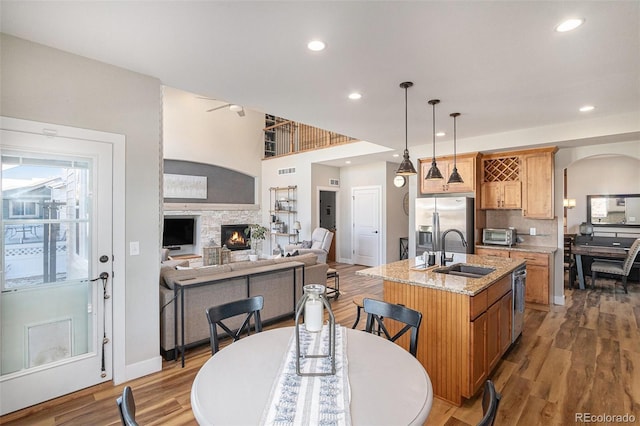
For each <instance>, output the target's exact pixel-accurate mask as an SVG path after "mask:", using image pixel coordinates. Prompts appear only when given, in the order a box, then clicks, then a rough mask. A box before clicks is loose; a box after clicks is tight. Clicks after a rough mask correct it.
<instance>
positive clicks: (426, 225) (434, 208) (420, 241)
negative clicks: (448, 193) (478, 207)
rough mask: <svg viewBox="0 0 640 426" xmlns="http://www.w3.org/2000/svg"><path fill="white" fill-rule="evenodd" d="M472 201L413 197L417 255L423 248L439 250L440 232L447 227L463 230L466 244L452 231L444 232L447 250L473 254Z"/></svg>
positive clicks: (467, 199) (469, 199)
mask: <svg viewBox="0 0 640 426" xmlns="http://www.w3.org/2000/svg"><path fill="white" fill-rule="evenodd" d="M473 201H474V199H473V198H471V197H429V198H416V256H419V255H421V254H422V253H423V252H425V251H434V252H435V251H439V250H440V249H441V247H440V243H441V241H440V239H441V236H442V233H443V232H444V231H446V230H447V229H457V230H459V231H460V232H462V235H464V239H465V240H466V241H467V247H464V246H463V245H462V241H461V240H460V236H458V234H456V233H455V232H450V233H448V234H447V241H446V244H445V246H446V250H447V252H448V253H451V252H453V253H473V251H474V245H475V242H474V239H475V234H474V228H473V213H474V208H473Z"/></svg>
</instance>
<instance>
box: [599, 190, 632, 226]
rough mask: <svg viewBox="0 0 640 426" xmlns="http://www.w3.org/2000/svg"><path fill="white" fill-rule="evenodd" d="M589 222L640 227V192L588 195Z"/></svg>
mask: <svg viewBox="0 0 640 426" xmlns="http://www.w3.org/2000/svg"><path fill="white" fill-rule="evenodd" d="M587 222H588V223H591V224H592V225H594V226H638V227H640V194H609V195H587Z"/></svg>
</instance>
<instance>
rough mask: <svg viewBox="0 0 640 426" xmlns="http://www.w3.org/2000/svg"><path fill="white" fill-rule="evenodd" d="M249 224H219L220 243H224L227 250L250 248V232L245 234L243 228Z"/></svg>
mask: <svg viewBox="0 0 640 426" xmlns="http://www.w3.org/2000/svg"><path fill="white" fill-rule="evenodd" d="M248 227H249V225H247V224H246V223H245V224H237V225H221V226H220V239H221V240H222V245H226V246H227V248H228V249H229V250H249V249H250V248H251V240H250V238H251V233H249V235H245V233H244V230H245V229H247V228H248Z"/></svg>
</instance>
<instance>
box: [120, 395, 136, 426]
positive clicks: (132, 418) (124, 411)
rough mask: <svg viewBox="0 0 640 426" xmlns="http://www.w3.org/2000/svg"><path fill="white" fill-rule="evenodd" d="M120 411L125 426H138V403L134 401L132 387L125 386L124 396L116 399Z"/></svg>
mask: <svg viewBox="0 0 640 426" xmlns="http://www.w3.org/2000/svg"><path fill="white" fill-rule="evenodd" d="M116 402H117V403H118V408H119V409H120V419H121V420H122V424H123V426H138V423H137V422H136V402H135V400H134V399H133V390H131V386H125V387H124V389H123V390H122V395H121V396H119V397H118V399H116Z"/></svg>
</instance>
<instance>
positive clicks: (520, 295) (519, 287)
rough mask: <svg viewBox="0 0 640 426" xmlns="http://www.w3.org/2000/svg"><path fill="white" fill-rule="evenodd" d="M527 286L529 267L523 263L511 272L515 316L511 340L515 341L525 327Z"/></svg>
mask: <svg viewBox="0 0 640 426" xmlns="http://www.w3.org/2000/svg"><path fill="white" fill-rule="evenodd" d="M526 287H527V268H526V265H522V266H520V267H518V268H517V269H516V270H514V271H513V273H512V274H511V288H512V290H513V318H512V321H511V342H512V343H513V342H515V341H516V339H517V338H518V336H520V334H522V328H523V327H524V296H525V292H526Z"/></svg>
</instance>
